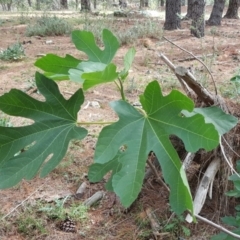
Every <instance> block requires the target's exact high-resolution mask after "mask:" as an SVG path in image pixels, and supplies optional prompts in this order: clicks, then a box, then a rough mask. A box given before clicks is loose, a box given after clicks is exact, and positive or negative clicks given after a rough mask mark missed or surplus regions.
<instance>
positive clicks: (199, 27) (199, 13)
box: [191, 0, 205, 38]
mask: <svg viewBox="0 0 240 240" xmlns="http://www.w3.org/2000/svg"><path fill="white" fill-rule="evenodd" d="M204 10H205V0H193V8H192V11H193V12H192V25H191V34H193V35H194V36H195V37H198V38H200V37H204V34H205V20H204Z"/></svg>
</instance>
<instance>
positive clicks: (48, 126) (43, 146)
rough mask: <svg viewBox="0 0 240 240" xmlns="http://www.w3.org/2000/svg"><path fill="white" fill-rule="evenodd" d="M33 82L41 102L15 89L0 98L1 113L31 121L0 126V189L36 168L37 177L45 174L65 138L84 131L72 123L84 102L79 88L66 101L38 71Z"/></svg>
mask: <svg viewBox="0 0 240 240" xmlns="http://www.w3.org/2000/svg"><path fill="white" fill-rule="evenodd" d="M36 84H37V87H38V89H39V91H40V92H41V93H42V95H43V96H44V97H45V101H44V102H41V101H38V100H36V99H34V98H32V97H30V96H28V95H27V94H25V93H23V92H21V91H19V90H16V89H12V90H11V91H10V92H9V93H6V94H4V95H3V96H1V97H0V109H1V110H2V111H3V112H5V113H7V114H9V115H12V116H20V117H24V118H28V119H32V120H33V121H34V123H33V124H29V125H27V126H22V127H0V188H7V187H11V186H13V185H15V184H17V183H18V182H19V181H21V179H23V178H25V179H32V178H33V177H34V176H35V175H36V174H37V172H38V171H39V169H40V168H41V169H40V176H45V175H47V174H48V173H49V172H50V171H51V170H52V169H53V168H55V167H56V165H57V164H58V163H59V162H60V161H61V160H62V158H63V157H64V155H65V153H66V151H67V148H68V144H69V141H70V140H71V139H83V138H84V137H85V136H86V134H87V130H86V129H84V128H81V127H77V125H76V121H77V113H78V111H79V109H80V106H81V105H82V103H83V101H84V96H83V92H82V90H81V89H79V90H78V91H76V92H75V93H74V94H73V95H72V97H71V98H70V99H68V100H66V99H65V98H64V97H63V96H62V95H61V94H60V92H59V89H58V86H57V85H56V83H55V82H53V81H52V80H50V79H47V78H46V77H44V76H43V75H41V74H40V73H36ZM23 149H25V150H24V151H21V150H23Z"/></svg>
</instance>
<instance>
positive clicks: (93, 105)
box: [91, 101, 100, 108]
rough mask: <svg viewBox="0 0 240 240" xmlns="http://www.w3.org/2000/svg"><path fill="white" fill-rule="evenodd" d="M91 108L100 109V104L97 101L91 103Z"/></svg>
mask: <svg viewBox="0 0 240 240" xmlns="http://www.w3.org/2000/svg"><path fill="white" fill-rule="evenodd" d="M91 105H92V107H94V108H100V104H99V103H98V102H97V101H92V102H91Z"/></svg>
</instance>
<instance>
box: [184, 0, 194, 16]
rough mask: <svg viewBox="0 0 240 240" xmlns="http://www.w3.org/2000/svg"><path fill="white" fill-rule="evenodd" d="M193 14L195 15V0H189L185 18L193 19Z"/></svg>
mask: <svg viewBox="0 0 240 240" xmlns="http://www.w3.org/2000/svg"><path fill="white" fill-rule="evenodd" d="M192 15H193V0H188V5H187V15H186V16H185V17H184V19H192Z"/></svg>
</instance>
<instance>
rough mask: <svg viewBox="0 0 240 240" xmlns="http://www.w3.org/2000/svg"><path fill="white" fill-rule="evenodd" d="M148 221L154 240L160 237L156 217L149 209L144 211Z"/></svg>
mask: <svg viewBox="0 0 240 240" xmlns="http://www.w3.org/2000/svg"><path fill="white" fill-rule="evenodd" d="M145 212H146V214H147V216H148V219H149V221H150V224H151V228H152V233H153V235H154V237H155V239H158V237H159V236H160V233H159V230H160V225H159V223H158V221H157V217H156V216H155V214H154V212H153V211H152V210H151V208H147V209H146V210H145Z"/></svg>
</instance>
